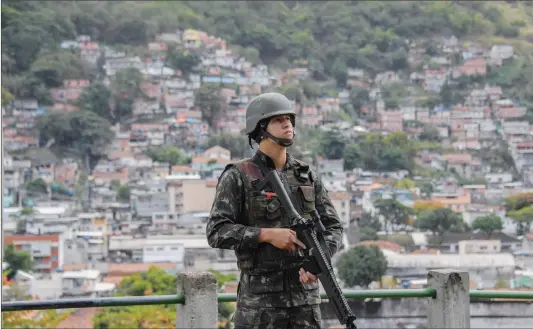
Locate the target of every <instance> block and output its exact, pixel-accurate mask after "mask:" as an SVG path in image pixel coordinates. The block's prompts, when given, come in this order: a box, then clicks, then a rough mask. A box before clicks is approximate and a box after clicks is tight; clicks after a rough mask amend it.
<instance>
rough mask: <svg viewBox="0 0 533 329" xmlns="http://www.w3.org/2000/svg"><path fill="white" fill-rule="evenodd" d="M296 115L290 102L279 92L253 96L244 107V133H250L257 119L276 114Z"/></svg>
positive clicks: (255, 125)
mask: <svg viewBox="0 0 533 329" xmlns="http://www.w3.org/2000/svg"><path fill="white" fill-rule="evenodd" d="M282 114H289V115H293V116H295V115H296V112H295V111H294V108H293V107H292V104H291V102H290V101H289V99H288V98H287V97H285V96H284V95H282V94H279V93H265V94H261V95H259V96H256V97H254V98H253V99H252V100H251V101H250V103H249V104H248V106H247V107H246V134H251V133H252V132H253V131H254V130H255V128H256V127H257V124H258V123H259V121H261V120H263V119H268V118H271V117H273V116H276V115H282Z"/></svg>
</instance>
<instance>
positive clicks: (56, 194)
mask: <svg viewBox="0 0 533 329" xmlns="http://www.w3.org/2000/svg"><path fill="white" fill-rule="evenodd" d="M171 44H176V45H178V46H179V47H182V48H184V49H190V50H195V51H201V64H200V65H199V67H198V71H199V72H203V74H200V73H191V74H188V75H184V74H183V73H182V72H180V71H178V70H174V69H172V68H170V67H169V66H168V63H166V59H165V54H166V51H167V50H168V47H169V46H170V45H171ZM61 47H63V48H70V49H76V50H78V51H79V55H80V57H81V58H82V59H83V60H85V61H86V62H87V63H89V64H92V65H94V66H95V67H96V66H98V65H101V66H102V69H103V70H104V72H105V78H104V83H109V81H110V78H111V77H112V76H113V75H114V74H116V72H118V71H119V70H121V69H124V68H136V69H138V70H139V71H140V72H141V73H142V75H143V77H144V81H143V82H142V84H141V89H142V91H143V94H144V95H145V96H147V97H144V98H139V99H136V100H135V101H134V104H133V116H134V119H143V121H142V122H147V121H146V119H147V118H148V119H150V118H154V120H152V122H150V123H141V121H136V122H137V123H133V124H131V125H130V126H129V129H128V130H124V129H123V127H122V126H121V125H120V124H117V125H116V126H115V127H114V128H113V130H114V133H115V136H114V139H113V141H112V142H111V143H110V145H109V146H108V150H107V151H108V152H107V158H106V159H104V160H101V161H100V162H99V163H98V164H97V165H96V166H95V168H94V169H93V171H92V172H91V173H90V175H88V176H86V177H85V178H86V179H84V180H83V183H79V182H80V177H81V176H82V175H83V168H84V164H81V163H77V162H75V161H73V160H72V159H65V158H63V159H60V158H57V157H56V156H55V155H54V154H53V153H52V152H50V151H49V150H48V149H47V148H45V147H42V148H39V146H38V141H37V138H36V137H35V135H31V134H29V133H28V132H30V131H31V130H32V129H34V124H35V118H36V117H38V116H39V115H42V114H43V113H52V112H70V111H79V110H80V109H79V108H78V107H77V106H76V105H73V102H74V101H75V100H76V99H77V98H78V97H79V96H80V94H81V93H82V91H83V89H84V88H86V87H87V86H89V85H90V84H91V82H90V81H88V80H66V81H64V84H63V86H62V87H61V88H56V89H53V90H51V97H52V99H53V101H54V104H53V105H52V106H41V105H40V104H38V103H37V102H36V101H35V100H31V99H17V100H15V101H14V102H13V103H12V104H10V105H9V109H4V108H3V112H4V113H5V114H6V116H4V117H3V120H2V124H3V143H4V151H5V153H4V156H3V170H4V173H3V176H4V185H3V187H4V191H3V193H4V204H3V214H2V222H3V234H4V244H14V245H15V247H16V248H17V249H19V250H25V251H27V252H28V253H29V254H30V256H31V257H32V259H33V261H34V264H35V265H34V272H33V274H28V275H27V276H24V277H21V278H20V280H23V281H28V280H29V281H31V285H30V286H31V290H32V294H34V295H38V296H40V298H59V297H61V296H82V295H90V296H97V295H98V296H101V295H104V296H105V295H109V294H112V292H113V291H114V289H115V288H116V284H117V283H118V282H119V281H120V279H121V278H122V277H123V276H125V275H128V274H131V273H135V271H140V269H141V268H146V267H147V266H148V265H149V264H156V265H157V266H160V267H162V268H164V269H165V270H167V271H169V272H177V271H182V270H184V269H187V270H203V269H210V268H211V269H217V270H220V271H224V272H235V273H236V272H237V271H238V270H237V268H236V265H235V259H234V255H233V254H232V253H231V252H221V251H217V250H213V249H211V248H209V246H208V245H207V241H206V238H205V225H206V221H207V217H208V215H209V211H210V208H211V204H212V202H213V199H214V195H215V190H216V184H217V179H218V177H219V175H220V174H221V172H222V170H223V169H224V167H225V166H226V165H227V164H228V163H229V162H231V161H232V160H234V159H235V158H236V157H237V156H236V155H235V154H233V155H232V154H231V152H230V151H229V150H227V149H225V148H223V147H220V146H215V147H212V148H209V149H206V150H199V149H198V148H194V149H193V150H185V154H186V155H187V156H189V157H190V158H191V161H190V163H189V164H188V165H171V164H169V163H160V162H156V161H154V160H153V159H152V158H150V157H148V156H147V155H146V154H145V151H146V150H148V149H149V148H152V147H157V146H168V145H173V141H175V140H177V139H179V140H181V141H189V142H190V143H193V144H201V143H202V142H204V141H206V140H207V139H208V138H209V136H210V134H211V133H212V132H213V131H217V132H224V133H233V134H239V133H240V132H241V131H242V130H243V128H244V127H245V106H246V104H247V103H248V102H249V101H250V100H251V98H253V97H254V96H256V95H258V94H260V93H262V92H265V91H268V90H272V89H273V88H277V87H280V86H283V85H284V84H287V83H292V82H295V81H299V80H304V79H308V78H309V76H310V72H309V70H308V68H305V67H296V68H293V69H290V70H287V71H285V72H282V73H273V72H271V71H270V70H269V68H268V67H267V66H265V65H253V64H251V63H250V62H248V61H246V60H245V59H244V58H243V57H241V56H238V55H237V54H236V53H234V52H233V51H232V50H231V49H230V47H229V46H228V45H227V44H226V41H224V40H222V39H220V38H216V37H213V36H209V35H208V34H206V33H205V32H202V31H197V30H185V31H179V32H176V33H164V34H161V35H159V36H157V38H156V40H154V42H152V43H149V44H148V45H147V49H148V51H149V52H150V53H151V56H150V57H147V58H141V57H140V56H131V55H129V54H126V53H124V52H117V51H116V50H113V49H112V48H111V47H108V46H103V45H100V44H99V43H98V42H97V41H94V40H91V39H90V38H89V37H87V36H80V37H78V38H77V39H76V40H71V41H65V42H63V43H62V45H61ZM457 55H458V56H460V58H461V59H462V60H461V63H462V64H458V65H452V63H453V60H452V57H454V56H455V57H457ZM424 56H425V49H424V48H423V47H422V46H417V45H416V44H412V45H411V50H410V52H409V65H410V67H411V68H412V73H411V74H410V75H409V76H408V77H406V78H404V77H401V76H400V75H399V74H398V73H396V72H392V71H390V72H382V73H380V74H378V75H377V76H376V77H374V78H373V79H372V78H370V77H368V75H367V74H366V73H365V72H364V71H363V70H360V69H357V68H350V69H349V70H348V72H347V76H348V81H347V88H350V87H351V86H358V87H362V88H367V89H368V90H369V95H370V102H368V103H367V104H365V105H364V106H363V108H362V116H363V117H362V120H361V126H360V127H355V128H357V129H354V127H352V126H350V125H347V124H346V122H342V121H337V120H338V119H336V118H338V116H334V115H331V114H333V113H337V112H339V111H341V109H342V107H343V106H344V105H346V104H347V103H349V102H350V91H349V89H343V90H340V91H338V93H337V95H335V96H332V95H328V96H321V97H318V98H317V99H315V100H310V101H309V102H308V103H305V104H297V105H296V104H295V106H297V109H298V111H300V114H301V116H300V118H301V119H300V120H301V121H299V122H301V123H299V124H302V125H304V126H308V127H310V128H320V129H323V128H324V127H329V128H331V127H336V128H338V129H341V130H350V131H351V132H352V133H355V134H365V133H367V132H378V133H390V132H396V131H405V132H406V133H407V134H408V135H409V136H410V137H411V138H417V137H418V136H419V135H420V134H421V133H422V128H418V127H406V123H407V122H409V121H419V122H422V123H425V124H431V125H434V126H435V127H436V128H437V130H438V133H439V135H440V138H442V140H443V144H445V145H447V146H448V147H449V148H450V149H455V152H453V153H446V154H438V153H435V152H432V151H429V150H426V151H421V152H419V154H418V155H417V157H416V159H415V161H416V163H417V164H418V165H419V166H421V167H423V168H428V169H435V170H442V171H452V170H453V171H455V172H456V173H458V174H460V175H461V176H463V177H466V178H472V179H473V178H483V179H484V180H485V181H486V182H487V184H480V185H463V186H460V185H459V184H458V182H457V180H455V179H452V178H442V179H439V180H433V181H429V183H430V184H432V185H433V190H434V192H433V193H432V194H431V195H429V196H428V197H429V198H430V199H431V200H433V201H438V202H440V203H442V204H443V205H445V206H446V207H449V208H450V209H452V210H454V211H457V212H460V213H462V214H463V217H464V218H465V221H466V222H467V223H469V224H471V223H472V222H473V221H474V220H475V219H476V218H477V217H479V216H483V215H486V214H490V213H496V214H499V215H501V216H502V218H504V229H503V230H502V232H500V234H499V235H495V236H494V237H493V238H491V239H488V238H486V237H483V236H479V235H476V234H475V233H472V234H469V235H461V236H453V237H452V236H449V237H447V239H444V240H443V241H442V242H441V243H440V244H439V245H438V246H432V245H431V243H430V242H429V240H428V238H427V235H426V234H424V233H417V232H414V233H405V234H406V235H407V236H409V239H410V241H412V246H413V247H412V248H411V250H406V249H405V247H404V246H399V245H396V244H392V245H391V244H385V245H383V244H381V245H380V247H382V248H383V249H384V250H388V251H387V253H386V255H387V257H388V260H389V263H390V264H391V265H390V266H389V268H390V272H391V273H390V274H391V275H394V276H397V277H401V278H406V279H407V278H411V279H412V278H418V277H420V276H425V273H426V272H425V271H427V269H429V268H431V267H433V266H435V264H441V265H442V266H443V267H446V266H452V265H453V266H454V267H457V266H459V267H464V268H465V269H471V270H474V271H477V272H476V273H478V274H479V277H480V280H492V281H490V282H494V281H495V280H496V279H497V276H498V275H502V273H504V274H509V276H510V277H512V275H513V273H514V270H515V267H516V266H523V267H526V265H527V264H526V263H527V262H528V260H527V258H525V259H520V260H519V259H518V258H515V257H518V256H517V255H518V253H519V252H522V251H526V253H529V254H531V252H532V251H533V235H532V234H528V235H525V236H523V237H521V240H520V239H518V238H516V237H513V234H514V232H515V226H514V223H513V222H512V221H511V220H508V219H507V218H506V217H505V211H504V210H503V209H502V207H501V202H502V200H503V199H504V198H505V197H506V196H508V195H512V194H516V193H519V192H523V191H528V189H529V188H530V186H531V184H533V156H532V155H533V139H532V138H531V134H532V133H533V129H532V127H531V126H530V125H529V123H528V122H527V121H524V120H523V118H524V116H525V114H526V109H525V108H524V107H522V106H520V104H519V103H518V102H517V101H516V100H512V99H508V98H507V97H506V95H505V93H504V92H503V91H502V88H500V87H499V86H492V85H485V86H483V87H477V88H475V89H472V90H471V91H470V93H469V96H468V97H467V99H466V101H465V102H464V104H456V105H453V106H450V107H443V106H438V107H435V108H428V107H419V106H415V105H413V104H414V103H413V102H410V101H409V100H405V101H402V102H400V104H399V106H398V108H396V109H388V108H386V106H385V102H384V100H383V98H382V94H381V88H382V87H383V86H384V85H386V84H390V83H402V84H406V85H409V86H415V87H417V88H421V89H422V90H424V91H426V92H439V91H440V90H441V88H442V87H443V86H444V84H445V83H449V81H452V80H453V79H455V78H458V77H460V76H463V75H466V76H484V75H486V74H487V68H488V67H489V66H494V67H498V66H502V65H505V63H506V61H509V60H512V58H513V57H514V56H516V55H515V54H514V51H513V47H512V46H508V45H496V46H493V47H492V48H490V49H483V48H481V47H479V46H475V45H468V46H464V45H461V44H460V43H459V41H458V40H457V39H456V38H454V37H452V38H446V39H443V40H442V42H441V55H439V56H438V57H437V56H436V57H431V58H430V64H431V65H427V64H424V63H423V60H424ZM421 63H422V65H421ZM406 79H407V81H406ZM204 83H219V84H220V85H221V86H224V87H223V88H222V89H221V93H222V95H223V96H224V97H225V99H226V102H227V105H228V106H227V107H226V110H225V112H224V113H223V114H222V116H221V119H220V120H219V121H218V122H216V123H215V124H214V126H213V127H210V126H209V125H208V124H207V122H206V121H205V120H203V119H202V111H201V109H199V108H197V107H196V106H195V104H194V91H195V90H196V89H198V88H200V87H201V86H202V84H204ZM156 117H157V118H161V117H163V118H164V119H161V120H156V119H155V118H156ZM32 136H33V137H32ZM243 140H244V138H243ZM499 140H504V141H505V142H506V145H508V148H509V153H510V154H511V156H512V158H513V160H514V163H515V167H516V171H517V172H518V173H519V174H520V177H521V180H520V179H518V178H517V177H515V176H513V171H512V170H511V168H510V169H509V170H508V171H494V170H493V169H492V168H490V166H489V165H487V164H485V163H483V162H482V161H481V160H480V159H477V158H476V157H474V156H472V155H471V152H470V151H476V150H480V149H482V148H484V147H487V146H490V145H493V143H494V142H495V141H499ZM20 151H27V152H26V154H27V156H26V157H25V158H24V159H21V158H19V157H17V156H16V155H14V154H11V153H17V152H20ZM469 152H470V153H469ZM312 160H314V167H315V169H316V170H317V171H318V172H319V174H320V175H322V177H323V180H324V184H325V186H326V188H327V190H328V192H329V195H330V197H331V199H332V202H333V204H334V206H335V208H336V210H337V212H338V214H339V217H340V218H341V221H342V223H343V225H344V227H345V228H346V232H347V233H346V237H345V242H344V247H345V248H348V247H349V246H350V245H354V244H356V243H358V242H359V241H358V238H357V236H356V234H355V235H353V234H352V231H353V230H351V229H352V228H353V227H356V226H357V221H358V219H359V218H361V217H362V215H363V214H364V213H365V212H366V213H374V212H375V208H374V202H375V200H377V199H378V198H384V197H386V196H395V197H396V199H397V200H399V201H400V202H402V203H403V204H404V205H406V206H412V205H413V204H414V202H415V201H416V200H418V199H420V198H422V195H421V192H420V190H418V189H399V188H395V187H394V182H395V181H396V180H398V179H401V178H404V177H406V176H407V175H408V173H407V172H405V171H398V172H367V171H364V170H361V169H354V170H345V167H344V160H343V159H326V158H323V157H320V156H318V157H316V158H315V159H312ZM36 178H41V179H42V181H44V182H45V183H46V186H45V188H44V189H43V191H41V192H36V191H29V190H28V187H27V185H28V184H27V183H28V182H30V181H33V180H35V179H36ZM414 179H415V180H416V179H421V180H423V179H424V178H416V177H415V178H414ZM119 186H127V187H128V189H129V194H128V197H126V198H121V197H119V196H118V193H117V187H119ZM28 209H29V210H28ZM473 241H474V242H473ZM513 253H514V255H513ZM466 254H468V255H466ZM465 255H466V256H465ZM460 260H461V261H460ZM524 262H525V263H524ZM519 264H520V265H519ZM490 268H497V269H499V270H497V271H496V272H497V273H496V272H494V271H492V272H490V273H492V274H494V275H492V274H491V275H489V276H488V277H489V278H486V277H485V274H483V273H485V272H486V271H489V270H490ZM493 272H494V273H493ZM32 278H33V279H32ZM34 279H35V280H34ZM32 280H33V281H32Z"/></svg>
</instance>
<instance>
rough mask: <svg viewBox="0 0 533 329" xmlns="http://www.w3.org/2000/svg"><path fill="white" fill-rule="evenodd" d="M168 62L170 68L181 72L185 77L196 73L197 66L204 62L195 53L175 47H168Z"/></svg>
mask: <svg viewBox="0 0 533 329" xmlns="http://www.w3.org/2000/svg"><path fill="white" fill-rule="evenodd" d="M167 61H168V64H169V66H170V67H172V68H173V69H176V70H179V71H181V73H182V74H183V75H184V76H185V77H187V76H189V74H191V73H192V72H194V69H195V68H196V66H198V64H200V63H201V62H202V60H201V58H200V56H198V54H196V53H195V52H191V51H188V50H184V51H180V50H178V49H177V48H176V47H173V46H170V47H168V50H167Z"/></svg>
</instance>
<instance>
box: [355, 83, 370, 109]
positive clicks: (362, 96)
mask: <svg viewBox="0 0 533 329" xmlns="http://www.w3.org/2000/svg"><path fill="white" fill-rule="evenodd" d="M350 101H351V103H352V105H353V108H354V110H355V112H356V113H357V115H358V116H360V115H361V107H363V105H365V104H366V103H368V102H369V101H370V95H369V93H368V90H367V89H366V88H362V87H359V86H353V87H352V90H350Z"/></svg>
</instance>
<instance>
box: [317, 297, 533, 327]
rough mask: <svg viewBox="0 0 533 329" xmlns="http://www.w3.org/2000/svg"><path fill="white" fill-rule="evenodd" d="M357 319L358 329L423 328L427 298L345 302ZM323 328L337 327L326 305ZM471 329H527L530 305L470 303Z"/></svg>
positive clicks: (531, 312) (532, 308)
mask: <svg viewBox="0 0 533 329" xmlns="http://www.w3.org/2000/svg"><path fill="white" fill-rule="evenodd" d="M348 303H349V304H350V307H351V309H352V310H353V312H354V313H355V315H356V316H357V327H358V328H400V327H399V326H397V324H398V323H403V324H415V325H416V324H420V325H423V326H424V327H425V328H427V307H428V299H427V298H399V299H382V300H381V301H375V302H367V303H365V302H362V301H355V300H351V301H349V302H348ZM320 308H321V311H322V322H323V328H328V327H330V326H334V325H338V324H339V321H338V320H337V317H336V315H335V311H334V309H333V308H332V306H331V305H330V304H329V303H323V304H321V307H320ZM470 321H471V327H472V328H531V326H532V324H533V303H528V302H499V301H495V302H490V301H487V302H477V301H471V302H470Z"/></svg>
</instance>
